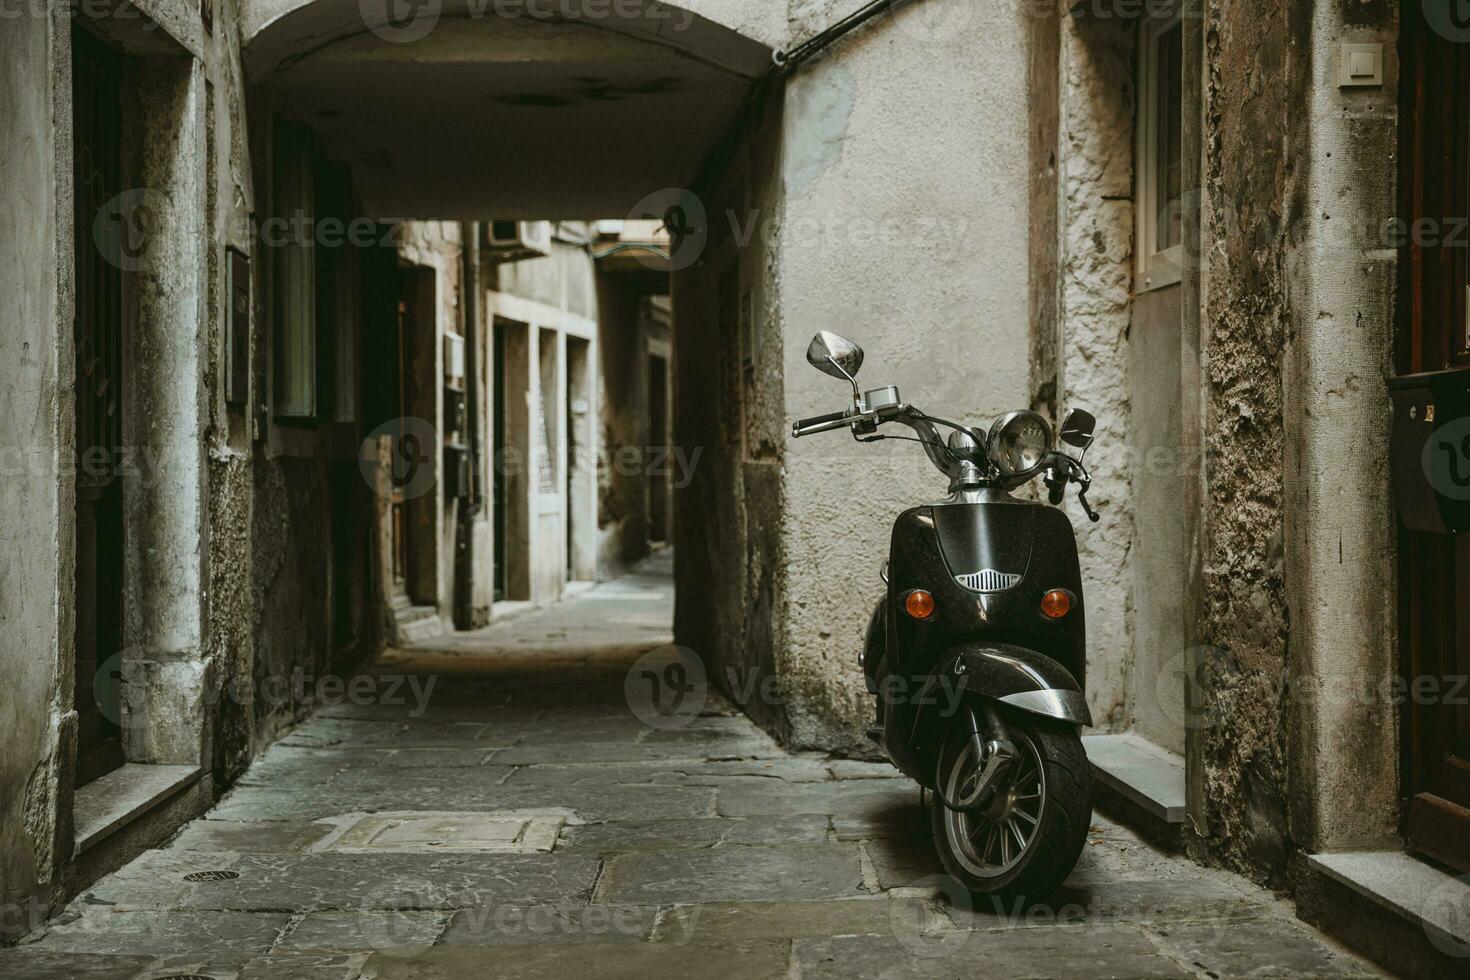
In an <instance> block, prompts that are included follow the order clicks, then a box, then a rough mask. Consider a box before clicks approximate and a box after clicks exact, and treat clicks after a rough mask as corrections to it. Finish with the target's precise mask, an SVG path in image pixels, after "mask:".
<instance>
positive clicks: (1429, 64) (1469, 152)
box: [1395, 8, 1470, 871]
mask: <svg viewBox="0 0 1470 980" xmlns="http://www.w3.org/2000/svg"><path fill="white" fill-rule="evenodd" d="M1400 53H1401V56H1402V75H1401V89H1400V91H1401V106H1400V128H1401V134H1400V142H1401V154H1400V159H1401V164H1400V168H1401V169H1400V180H1399V189H1400V209H1399V213H1400V216H1401V217H1402V218H1403V219H1404V220H1403V223H1402V224H1401V225H1400V226H1399V227H1398V230H1399V232H1400V233H1401V234H1402V235H1403V241H1402V243H1401V249H1400V256H1399V277H1400V279H1399V310H1398V337H1397V350H1396V352H1395V353H1396V362H1397V365H1396V366H1397V369H1398V371H1399V372H1400V373H1402V374H1417V373H1419V372H1424V371H1438V370H1443V369H1446V368H1463V367H1470V324H1467V320H1466V312H1467V310H1466V290H1467V287H1470V241H1467V238H1470V229H1467V215H1470V208H1467V206H1466V205H1467V189H1470V45H1467V44H1463V43H1456V42H1455V41H1453V40H1451V39H1450V38H1448V37H1446V36H1445V35H1444V34H1443V33H1442V32H1439V31H1435V30H1433V29H1432V28H1430V27H1428V26H1427V25H1426V23H1425V19H1424V17H1423V16H1422V15H1421V14H1420V13H1419V11H1418V10H1417V8H1416V10H1415V13H1414V16H1409V15H1408V14H1406V15H1405V17H1404V19H1403V30H1402V35H1401V52H1400ZM1399 542H1400V547H1399V561H1400V568H1399V589H1400V592H1399V612H1400V620H1399V622H1400V638H1401V644H1402V671H1403V675H1404V683H1405V688H1404V690H1405V695H1406V696H1405V700H1404V718H1403V734H1404V739H1403V773H1404V795H1405V797H1406V802H1407V807H1406V812H1407V814H1408V817H1407V827H1406V835H1407V838H1408V841H1409V845H1410V847H1411V848H1413V849H1414V850H1417V851H1419V852H1421V853H1424V854H1427V855H1430V856H1431V857H1434V858H1436V859H1438V860H1440V861H1443V862H1445V863H1447V864H1450V865H1452V866H1454V867H1457V868H1459V869H1460V870H1462V871H1470V683H1467V678H1470V534H1462V535H1458V536H1455V535H1434V534H1424V533H1418V532H1411V531H1408V530H1405V529H1403V528H1402V527H1401V528H1400V537H1399Z"/></svg>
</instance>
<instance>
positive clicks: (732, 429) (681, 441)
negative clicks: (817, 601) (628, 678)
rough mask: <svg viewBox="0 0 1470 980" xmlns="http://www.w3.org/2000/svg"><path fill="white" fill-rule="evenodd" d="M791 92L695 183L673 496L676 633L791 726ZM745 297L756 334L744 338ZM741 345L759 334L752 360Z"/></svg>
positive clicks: (778, 729)
mask: <svg viewBox="0 0 1470 980" xmlns="http://www.w3.org/2000/svg"><path fill="white" fill-rule="evenodd" d="M783 101H784V99H783V93H782V92H781V91H780V89H779V88H777V89H774V90H771V91H767V92H765V93H763V94H762V96H761V98H760V100H759V102H758V104H757V105H756V107H755V109H754V112H753V115H752V116H751V118H750V119H749V120H748V124H747V126H746V128H745V130H744V131H743V133H742V134H741V139H740V141H739V143H738V145H737V146H736V147H735V148H734V149H733V151H732V159H731V160H730V161H729V166H728V167H722V169H721V170H720V171H719V172H717V173H714V174H711V175H708V177H707V180H706V182H705V183H702V184H701V185H699V186H698V187H697V191H698V194H699V196H700V199H701V200H702V202H703V204H704V207H705V211H706V213H707V214H708V215H710V216H713V217H711V218H710V219H709V222H708V227H709V237H708V240H707V241H705V242H703V243H702V244H695V245H693V246H692V247H693V249H694V252H696V253H697V256H696V257H697V258H698V261H697V262H693V263H692V264H689V262H687V261H686V259H688V258H689V257H690V253H687V252H683V251H680V252H676V253H675V266H676V270H677V271H675V273H674V275H673V294H672V303H673V320H674V324H675V334H676V335H675V340H674V345H673V350H674V369H673V374H674V405H675V408H674V418H673V432H674V443H675V445H676V446H677V447H678V448H679V449H680V450H681V451H682V452H684V453H685V454H686V457H687V458H693V456H694V454H695V453H698V454H699V457H698V458H699V463H698V465H697V466H696V467H695V468H694V470H693V472H692V474H691V478H692V482H690V484H689V485H688V486H687V487H686V488H684V489H682V490H680V491H678V492H677V493H676V494H675V497H674V540H675V550H674V570H675V578H676V582H677V585H678V591H677V593H676V597H675V612H674V634H675V637H676V640H677V642H678V643H679V644H680V645H681V646H683V647H686V648H688V649H690V650H693V651H694V652H695V653H697V654H698V655H699V656H700V658H701V659H702V660H703V663H704V665H705V669H706V671H707V672H708V674H709V677H710V681H711V683H712V684H714V685H716V686H717V687H718V688H720V689H721V690H722V691H724V693H725V694H726V695H727V696H728V697H731V698H732V699H733V700H734V701H735V702H736V703H738V704H740V705H741V706H742V707H743V708H744V709H745V711H746V712H747V713H749V714H750V715H751V717H752V718H754V719H755V720H756V721H757V722H759V723H760V724H761V725H763V726H765V727H766V728H767V729H768V730H770V731H772V732H774V733H776V735H777V736H778V737H781V738H783V739H790V738H791V730H792V725H791V722H792V719H791V715H790V713H789V712H788V706H787V704H786V700H785V696H784V695H785V689H784V687H778V684H784V681H785V676H786V673H787V672H786V668H785V665H784V664H783V663H782V662H781V661H780V660H779V659H778V658H779V657H780V656H781V655H782V653H783V650H784V638H783V637H782V635H781V624H782V619H783V617H784V615H785V593H784V591H783V589H784V583H785V580H786V578H785V577H786V569H787V567H788V566H787V564H786V556H785V554H784V551H783V548H784V545H783V534H782V527H783V524H784V522H785V521H786V520H787V515H786V513H785V498H784V487H783V481H782V479H781V476H782V474H781V471H780V468H779V456H778V455H777V452H778V450H779V447H780V446H781V444H782V438H783V437H782V435H781V430H782V427H783V422H784V418H785V409H784V405H783V402H782V397H781V390H782V384H783V378H782V371H783V369H784V351H783V347H784V345H785V343H786V342H787V341H786V340H785V339H784V338H783V333H782V325H783V324H782V320H781V313H780V307H779V296H778V288H779V276H780V267H779V264H778V261H777V259H778V254H779V252H778V248H777V246H776V244H775V240H776V237H777V236H778V235H779V234H780V232H781V229H782V214H781V210H780V208H781V204H780V183H779V177H778V168H779V166H780V164H779V159H780V153H781V140H782V111H783ZM722 162H723V161H722ZM731 215H734V218H735V220H732V219H731V217H730V216H731ZM742 230H744V231H745V232H747V233H748V237H747V234H742V233H741V231H742ZM689 247H691V246H686V248H689ZM742 301H744V302H745V304H746V308H747V309H748V311H749V313H750V316H751V319H752V329H753V332H754V333H753V338H752V339H754V341H755V343H750V341H749V340H742V331H741V326H740V319H741V312H740V311H741V308H742ZM745 346H750V347H754V348H758V351H756V350H752V352H751V353H752V363H751V367H750V370H749V372H748V373H747V372H746V371H745V369H744V365H743V364H742V360H743V358H742V348H743V347H745Z"/></svg>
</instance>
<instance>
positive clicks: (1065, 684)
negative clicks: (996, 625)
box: [914, 641, 1092, 736]
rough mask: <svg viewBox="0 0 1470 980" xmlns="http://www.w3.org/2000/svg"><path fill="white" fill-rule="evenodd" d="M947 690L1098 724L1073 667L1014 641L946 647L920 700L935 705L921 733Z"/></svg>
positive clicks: (918, 722)
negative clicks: (1073, 671)
mask: <svg viewBox="0 0 1470 980" xmlns="http://www.w3.org/2000/svg"><path fill="white" fill-rule="evenodd" d="M946 693H948V694H949V695H950V697H949V700H950V702H951V703H952V702H953V699H954V697H956V696H957V695H961V694H974V695H978V696H979V697H983V698H990V699H991V700H994V701H998V702H1000V703H1001V704H1005V705H1009V706H1010V707H1012V708H1015V709H1016V710H1018V711H1024V712H1027V713H1028V714H1033V715H1042V716H1044V717H1047V718H1055V719H1057V720H1058V721H1065V722H1070V723H1072V724H1074V725H1091V724H1092V712H1091V711H1090V710H1089V709H1088V707H1087V698H1086V696H1085V695H1084V694H1083V692H1082V688H1081V686H1080V685H1079V684H1078V683H1077V680H1076V679H1075V678H1074V677H1073V676H1072V673H1071V671H1069V670H1067V668H1065V667H1063V666H1062V665H1061V664H1059V663H1057V662H1056V661H1055V660H1053V659H1052V658H1051V657H1048V656H1047V655H1046V654H1044V653H1039V652H1037V651H1035V650H1031V649H1028V648H1026V647H1020V646H1014V645H1012V644H1009V643H987V642H980V641H973V642H966V643H957V644H955V645H954V646H952V647H950V648H949V649H948V650H946V651H945V652H944V656H943V657H941V658H940V660H939V666H938V668H936V669H935V671H934V673H933V674H931V675H930V676H929V679H928V681H927V682H926V683H925V685H924V695H925V697H923V698H922V699H921V701H920V703H921V704H923V705H927V706H931V707H927V708H926V709H925V710H924V711H923V712H921V714H920V716H919V717H918V718H917V719H915V725H914V734H915V736H918V735H919V734H920V732H921V731H923V730H924V728H925V727H926V723H927V722H929V721H931V720H932V718H931V717H930V716H931V715H932V713H933V711H934V710H935V708H934V707H932V706H935V705H942V704H944V703H945V698H944V695H945V694H946Z"/></svg>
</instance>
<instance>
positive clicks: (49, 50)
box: [0, 11, 76, 942]
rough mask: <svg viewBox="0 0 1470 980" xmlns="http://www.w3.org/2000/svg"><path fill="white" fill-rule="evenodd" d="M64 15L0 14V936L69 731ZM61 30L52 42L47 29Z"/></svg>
mask: <svg viewBox="0 0 1470 980" xmlns="http://www.w3.org/2000/svg"><path fill="white" fill-rule="evenodd" d="M68 30H69V22H68V20H67V19H66V18H65V17H64V16H62V15H61V12H60V11H57V12H56V16H55V17H53V18H46V17H35V16H22V17H7V18H5V19H3V20H0V85H3V91H4V92H5V93H6V94H5V107H6V108H5V111H4V112H3V113H0V166H3V168H4V173H5V174H6V175H7V176H6V180H5V181H4V184H3V186H0V254H4V255H5V256H6V260H5V262H4V263H3V264H0V316H3V321H4V323H5V328H4V329H3V330H0V403H3V410H4V413H5V417H6V419H7V424H6V427H5V435H4V437H3V440H0V449H3V453H4V457H3V459H0V527H3V528H4V529H5V530H4V537H3V541H4V547H5V560H4V561H3V562H0V672H3V674H4V677H5V708H4V710H3V711H0V745H3V746H4V751H3V752H0V907H3V908H4V909H5V910H7V912H8V913H10V914H7V915H6V916H5V918H4V920H3V921H0V942H3V941H5V940H7V939H13V938H15V936H17V935H19V934H21V933H24V932H26V931H27V930H28V929H30V928H31V927H32V926H33V925H35V924H36V922H35V921H34V919H33V917H32V916H31V915H29V914H27V913H28V911H30V910H31V909H32V906H31V905H30V902H31V900H32V899H33V898H34V899H36V900H37V901H38V902H39V907H40V909H41V910H43V911H44V908H45V907H46V905H47V904H49V900H50V894H49V889H50V887H51V885H52V882H53V880H54V874H55V870H56V869H55V866H54V865H55V861H56V859H57V856H58V855H57V853H56V837H57V831H58V828H57V820H58V817H59V816H60V815H61V814H64V813H66V812H68V811H69V810H70V801H69V799H68V798H64V797H63V793H64V788H63V787H64V782H65V781H64V780H63V779H62V778H61V776H62V773H63V771H64V769H65V767H66V765H67V764H68V752H69V751H70V746H69V745H68V741H69V740H73V739H74V738H75V732H76V715H75V713H73V711H72V691H71V687H72V685H71V676H72V671H71V664H72V662H73V657H74V653H73V627H72V620H71V615H70V602H69V600H68V599H67V596H69V595H70V594H71V592H72V591H73V588H74V587H73V584H72V570H71V564H70V563H69V562H63V561H62V560H61V555H62V554H64V553H66V552H68V551H70V550H71V548H72V539H73V536H74V520H73V518H72V513H73V507H74V503H73V496H72V489H71V486H70V481H68V480H66V479H63V478H61V476H60V474H62V473H69V472H70V471H71V459H72V454H73V444H72V437H71V431H72V429H71V422H70V419H71V416H72V414H73V410H72V400H71V397H70V392H71V389H70V383H69V379H70V376H71V370H72V369H71V362H72V342H71V332H70V330H64V331H63V330H61V329H59V325H60V324H66V325H68V326H69V325H70V323H71V282H70V280H71V262H70V253H71V224H72V223H71V221H70V217H69V216H70V213H71V161H70V157H69V153H68V139H67V133H66V132H65V131H61V130H58V128H57V127H55V126H53V113H54V112H57V111H59V112H61V113H63V114H65V113H68V112H69V106H70V92H69V91H68V92H66V93H65V95H63V94H62V93H60V92H58V91H56V82H55V79H56V78H57V77H61V78H69V75H68V74H67V71H66V67H65V66H66V64H67V62H62V63H61V64H59V65H58V64H57V63H56V60H55V59H56V58H57V57H63V58H69V52H70V47H69V43H70V42H69V36H68V34H67V31H68ZM58 35H59V37H60V38H62V39H66V40H65V43H57V40H56V39H57V37H58Z"/></svg>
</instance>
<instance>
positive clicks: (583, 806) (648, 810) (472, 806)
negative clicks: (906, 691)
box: [211, 777, 716, 823]
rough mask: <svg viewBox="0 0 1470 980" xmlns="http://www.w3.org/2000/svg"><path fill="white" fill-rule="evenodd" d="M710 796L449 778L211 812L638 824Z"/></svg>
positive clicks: (243, 801)
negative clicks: (523, 813) (494, 816)
mask: <svg viewBox="0 0 1470 980" xmlns="http://www.w3.org/2000/svg"><path fill="white" fill-rule="evenodd" d="M715 793H716V790H715V789H713V788H711V787H703V786H687V787H686V786H618V785H612V786H596V785H591V786H576V787H569V788H567V789H565V790H563V791H561V792H557V793H548V792H546V791H545V790H538V789H535V788H530V789H522V790H516V789H512V788H511V787H508V786H501V785H499V784H498V783H496V782H488V783H484V784H482V783H479V782H476V781H472V780H458V781H456V780H454V779H453V778H451V777H437V778H427V777H426V778H415V779H405V780H398V779H385V780H382V781H381V782H379V781H377V780H368V779H364V780H353V781H352V782H350V783H346V784H344V785H343V786H342V787H340V788H337V789H334V790H321V791H310V790H308V791H303V790H290V789H274V788H272V789H265V788H252V787H247V788H246V789H243V790H236V791H235V792H233V793H231V794H230V795H229V796H228V797H226V798H225V800H223V801H222V802H221V803H220V804H219V805H218V806H217V807H216V808H215V809H214V811H213V812H212V813H211V816H212V817H213V818H215V819H219V820H232V821H242V822H249V821H291V822H297V823H310V822H312V821H314V820H322V819H327V818H331V817H337V816H340V815H342V814H347V813H357V812H378V811H387V810H415V809H418V810H456V811H472V810H486V811H490V810H528V809H534V808H536V807H538V806H557V807H562V808H566V809H570V810H573V811H575V813H576V814H577V817H578V819H580V820H582V821H586V822H596V821H605V820H637V819H640V818H646V817H648V816H649V815H650V814H658V815H659V816H663V817H667V818H669V819H691V820H692V819H702V818H704V817H712V816H714V815H715Z"/></svg>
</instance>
